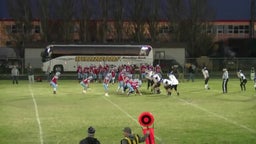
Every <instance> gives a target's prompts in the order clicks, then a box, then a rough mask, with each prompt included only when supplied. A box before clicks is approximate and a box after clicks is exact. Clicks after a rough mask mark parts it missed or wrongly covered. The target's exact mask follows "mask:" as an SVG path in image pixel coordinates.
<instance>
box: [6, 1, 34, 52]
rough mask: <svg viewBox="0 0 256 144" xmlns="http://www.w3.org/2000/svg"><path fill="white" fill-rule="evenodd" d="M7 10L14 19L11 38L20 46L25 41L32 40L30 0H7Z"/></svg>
mask: <svg viewBox="0 0 256 144" xmlns="http://www.w3.org/2000/svg"><path fill="white" fill-rule="evenodd" d="M7 4H8V12H9V14H10V16H11V17H12V18H13V19H14V23H15V24H14V25H13V26H12V29H13V31H12V32H11V33H10V36H11V38H12V39H13V40H14V41H15V43H16V45H17V47H22V46H23V44H24V43H25V42H28V41H31V40H32V29H33V24H32V22H33V18H32V10H31V2H30V0H8V1H7Z"/></svg>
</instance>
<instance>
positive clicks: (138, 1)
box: [127, 0, 148, 42]
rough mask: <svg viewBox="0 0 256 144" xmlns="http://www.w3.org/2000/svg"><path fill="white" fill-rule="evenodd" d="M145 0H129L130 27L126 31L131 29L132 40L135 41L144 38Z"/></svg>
mask: <svg viewBox="0 0 256 144" xmlns="http://www.w3.org/2000/svg"><path fill="white" fill-rule="evenodd" d="M147 2H148V1H147V0H129V4H130V7H129V14H128V15H129V16H130V18H131V24H132V29H133V30H132V29H128V30H127V31H132V32H131V34H132V37H133V40H135V41H136V42H142V41H143V40H144V31H145V21H146V20H145V17H146V16H145V15H146V14H147V13H146V11H145V5H146V3H147Z"/></svg>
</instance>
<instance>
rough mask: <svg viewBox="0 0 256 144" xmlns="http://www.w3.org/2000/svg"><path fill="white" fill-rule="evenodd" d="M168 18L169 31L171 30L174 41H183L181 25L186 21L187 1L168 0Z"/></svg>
mask: <svg viewBox="0 0 256 144" xmlns="http://www.w3.org/2000/svg"><path fill="white" fill-rule="evenodd" d="M167 17H168V21H169V29H171V33H169V36H171V35H172V40H173V41H178V42H180V41H181V31H180V30H182V28H183V27H181V25H180V23H181V22H182V21H184V20H185V19H186V12H185V1H184V0H168V1H167Z"/></svg>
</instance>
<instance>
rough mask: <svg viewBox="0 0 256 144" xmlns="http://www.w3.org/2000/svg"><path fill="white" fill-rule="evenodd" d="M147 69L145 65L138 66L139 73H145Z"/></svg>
mask: <svg viewBox="0 0 256 144" xmlns="http://www.w3.org/2000/svg"><path fill="white" fill-rule="evenodd" d="M146 69H147V67H146V66H145V65H141V66H140V73H145V71H146Z"/></svg>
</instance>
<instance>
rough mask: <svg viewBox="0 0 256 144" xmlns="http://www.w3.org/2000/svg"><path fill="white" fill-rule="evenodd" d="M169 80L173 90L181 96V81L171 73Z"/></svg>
mask: <svg viewBox="0 0 256 144" xmlns="http://www.w3.org/2000/svg"><path fill="white" fill-rule="evenodd" d="M168 77H169V80H170V81H171V85H172V86H171V90H172V89H174V91H175V92H176V94H177V95H180V93H179V92H178V85H179V81H178V79H177V78H176V77H175V75H174V74H173V72H170V73H169V75H168Z"/></svg>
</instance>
